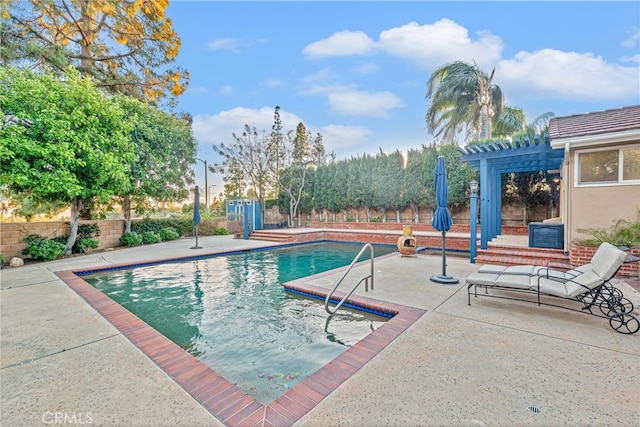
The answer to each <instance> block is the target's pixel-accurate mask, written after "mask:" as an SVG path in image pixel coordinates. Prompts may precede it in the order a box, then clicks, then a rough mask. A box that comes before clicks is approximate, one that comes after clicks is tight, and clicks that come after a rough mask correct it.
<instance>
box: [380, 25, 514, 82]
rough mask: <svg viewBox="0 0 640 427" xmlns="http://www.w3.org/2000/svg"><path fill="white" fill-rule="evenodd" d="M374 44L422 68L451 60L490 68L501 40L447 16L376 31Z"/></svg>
mask: <svg viewBox="0 0 640 427" xmlns="http://www.w3.org/2000/svg"><path fill="white" fill-rule="evenodd" d="M378 46H379V48H380V49H381V50H383V51H385V52H386V53H388V54H389V55H393V56H397V57H400V58H403V59H405V60H407V61H409V62H412V63H415V64H418V65H420V66H421V67H424V68H427V69H428V68H433V67H437V66H441V65H443V64H445V63H448V62H452V61H465V62H473V61H475V62H476V63H477V64H478V66H479V67H480V68H485V67H491V68H493V66H494V64H495V63H496V62H497V61H498V60H499V59H500V55H501V54H502V49H503V43H502V39H501V38H500V37H498V36H496V35H494V34H492V33H491V32H489V31H481V32H478V33H477V37H476V38H475V39H474V38H472V37H470V36H469V31H468V30H467V29H466V28H465V27H463V26H461V25H459V24H458V23H456V22H454V21H452V20H450V19H446V18H444V19H440V20H439V21H437V22H435V23H433V24H427V25H419V24H417V23H416V22H410V23H408V24H405V25H403V26H401V27H396V28H391V29H389V30H385V31H383V32H381V33H380V40H379V42H378Z"/></svg>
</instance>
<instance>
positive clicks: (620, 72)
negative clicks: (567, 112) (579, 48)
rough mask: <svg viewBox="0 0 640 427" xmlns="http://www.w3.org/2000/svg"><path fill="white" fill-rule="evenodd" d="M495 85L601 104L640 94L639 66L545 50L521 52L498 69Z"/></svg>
mask: <svg viewBox="0 0 640 427" xmlns="http://www.w3.org/2000/svg"><path fill="white" fill-rule="evenodd" d="M494 82H495V83H496V84H498V85H499V86H500V87H501V88H502V89H503V91H504V92H506V93H511V94H512V95H514V94H515V93H516V92H519V93H523V92H524V93H527V94H528V95H527V96H529V97H532V98H539V99H544V98H547V99H566V100H571V101H599V100H603V101H604V100H624V99H627V100H628V99H635V100H636V101H637V98H638V94H639V93H640V80H639V79H638V67H625V66H621V65H615V64H610V63H607V62H606V61H605V60H604V59H603V58H602V57H600V56H595V55H593V54H590V53H576V52H563V51H559V50H555V49H542V50H539V51H536V52H519V53H518V54H516V55H515V57H514V58H513V59H505V60H503V61H501V62H500V64H499V66H498V67H497V69H496V77H495V80H494Z"/></svg>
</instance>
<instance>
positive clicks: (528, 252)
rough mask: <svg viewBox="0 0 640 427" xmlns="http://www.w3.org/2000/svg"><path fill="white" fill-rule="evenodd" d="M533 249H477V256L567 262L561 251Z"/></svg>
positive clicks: (565, 255) (567, 258)
mask: <svg viewBox="0 0 640 427" xmlns="http://www.w3.org/2000/svg"><path fill="white" fill-rule="evenodd" d="M532 249H533V248H518V247H513V246H512V247H510V248H494V247H489V248H488V249H479V250H478V255H486V256H511V257H518V258H534V259H536V258H541V259H549V260H561V261H567V260H569V256H568V255H567V254H565V253H564V252H562V251H559V252H555V251H554V250H553V249H549V250H548V251H546V250H532Z"/></svg>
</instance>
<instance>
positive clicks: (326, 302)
mask: <svg viewBox="0 0 640 427" xmlns="http://www.w3.org/2000/svg"><path fill="white" fill-rule="evenodd" d="M367 248H369V253H370V256H369V258H370V261H371V262H370V264H371V273H370V274H369V275H367V276H365V277H363V278H361V279H360V280H359V281H358V283H356V285H355V286H354V287H353V288H351V290H350V291H349V292H348V293H347V294H346V295H345V296H344V298H342V300H341V301H340V302H339V303H338V304H336V306H335V307H334V309H333V311H332V310H331V309H330V308H329V303H330V302H331V296H332V295H333V293H334V292H335V291H336V289H338V286H340V284H341V283H342V281H343V280H344V279H345V277H347V274H349V272H350V271H351V269H352V268H353V266H354V265H355V264H356V262H358V260H359V259H360V257H361V256H362V254H363V253H364V251H365V250H366V249H367ZM373 258H374V254H373V245H372V244H371V243H366V244H365V245H364V246H363V247H362V249H360V252H358V255H356V256H355V258H354V259H353V261H351V265H349V267H348V268H347V269H346V270H345V272H344V274H343V275H342V277H340V279H339V280H338V281H337V282H336V284H335V285H334V287H333V289H331V292H329V293H328V294H327V297H326V298H325V300H324V309H325V310H327V313H329V314H335V313H336V311H338V309H339V308H340V307H341V306H342V304H344V302H345V301H346V300H347V298H349V297H350V296H351V294H353V292H354V291H355V290H356V288H357V287H358V286H360V283H362V282H363V281H364V290H365V292H369V278H371V290H373Z"/></svg>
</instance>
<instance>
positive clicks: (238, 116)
mask: <svg viewBox="0 0 640 427" xmlns="http://www.w3.org/2000/svg"><path fill="white" fill-rule="evenodd" d="M273 113H274V108H273V107H266V106H265V107H262V108H260V109H252V108H244V107H236V108H233V109H231V110H226V111H221V112H219V113H218V114H207V115H201V114H198V115H196V116H194V117H193V134H194V136H195V137H196V139H197V140H198V143H200V144H203V143H212V144H217V143H220V142H225V143H231V142H233V137H232V134H233V133H235V134H237V135H238V134H241V133H242V132H243V131H244V126H245V125H249V126H250V127H251V128H253V127H255V128H256V130H257V131H258V132H259V133H261V132H263V131H264V132H265V133H267V134H269V133H271V127H272V126H273ZM280 119H281V120H282V127H283V129H284V130H285V132H288V131H289V130H295V128H296V126H297V125H298V123H300V122H301V121H302V120H301V119H300V118H299V117H298V116H296V115H295V114H292V113H289V112H286V111H283V110H282V109H281V110H280Z"/></svg>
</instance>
